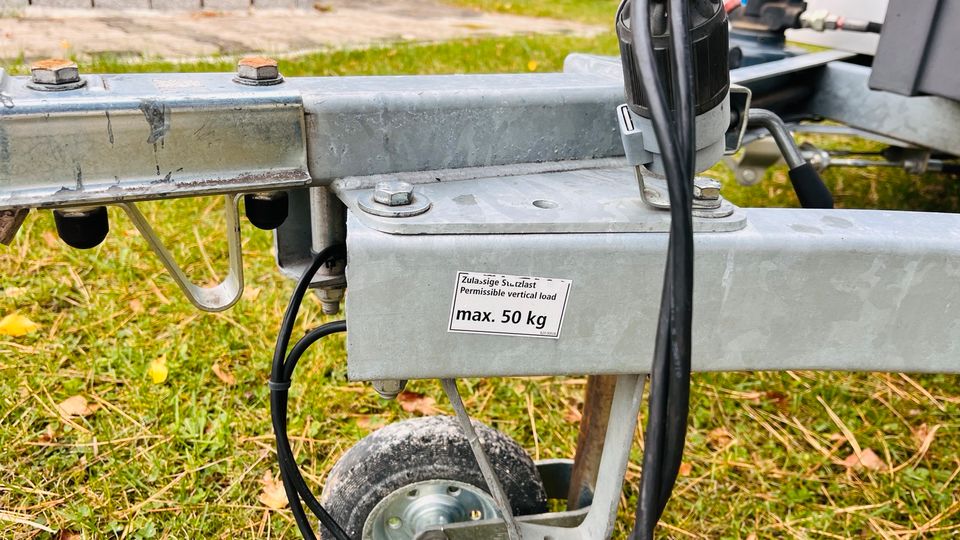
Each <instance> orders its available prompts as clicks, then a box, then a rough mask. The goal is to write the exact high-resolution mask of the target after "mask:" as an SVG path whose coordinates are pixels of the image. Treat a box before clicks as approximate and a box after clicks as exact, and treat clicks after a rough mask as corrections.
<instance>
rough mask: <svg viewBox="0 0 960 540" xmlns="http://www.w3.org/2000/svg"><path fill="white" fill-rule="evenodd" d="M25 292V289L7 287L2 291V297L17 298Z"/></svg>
mask: <svg viewBox="0 0 960 540" xmlns="http://www.w3.org/2000/svg"><path fill="white" fill-rule="evenodd" d="M25 292H27V288H26V287H7V288H6V289H4V290H3V295H4V296H6V297H7V298H17V297H19V296H23V293H25Z"/></svg>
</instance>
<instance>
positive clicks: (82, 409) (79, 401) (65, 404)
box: [57, 395, 100, 418]
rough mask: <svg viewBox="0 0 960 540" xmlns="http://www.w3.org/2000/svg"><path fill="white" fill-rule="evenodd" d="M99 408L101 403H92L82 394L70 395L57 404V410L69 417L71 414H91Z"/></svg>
mask: <svg viewBox="0 0 960 540" xmlns="http://www.w3.org/2000/svg"><path fill="white" fill-rule="evenodd" d="M98 408H100V407H99V405H97V404H96V403H94V404H93V405H90V404H89V403H87V398H85V397H83V396H80V395H77V396H70V397H68V398H67V399H65V400H63V401H61V402H60V404H59V405H57V411H59V412H60V414H61V415H63V416H65V417H67V418H69V417H71V416H90V415H91V414H93V413H95V412H96V411H97V409H98Z"/></svg>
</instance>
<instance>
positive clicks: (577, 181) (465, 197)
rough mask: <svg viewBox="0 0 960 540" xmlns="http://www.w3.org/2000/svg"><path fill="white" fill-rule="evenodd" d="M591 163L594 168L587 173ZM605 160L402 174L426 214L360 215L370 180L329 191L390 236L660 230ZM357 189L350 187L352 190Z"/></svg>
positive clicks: (736, 222)
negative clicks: (544, 168) (493, 171)
mask: <svg viewBox="0 0 960 540" xmlns="http://www.w3.org/2000/svg"><path fill="white" fill-rule="evenodd" d="M591 165H598V166H599V168H591V167H590V166H591ZM610 165H611V163H610V161H609V160H602V161H600V162H599V163H584V164H583V166H584V167H586V168H583V169H576V170H567V171H558V172H530V173H528V174H517V175H514V176H493V177H483V176H481V177H479V178H474V179H458V180H454V181H445V178H444V175H443V174H442V173H439V172H435V173H429V174H422V175H406V176H404V177H403V178H405V179H409V180H411V181H412V182H411V183H413V184H414V187H415V191H414V192H415V193H416V194H419V195H421V196H426V197H427V198H429V200H430V201H431V202H432V206H431V208H430V210H429V211H427V212H425V213H423V214H420V215H417V216H412V217H404V218H391V217H382V216H376V215H372V214H370V213H368V212H366V211H364V210H362V209H361V208H360V206H359V204H358V201H360V200H363V199H364V198H365V197H369V194H370V192H371V189H370V188H369V187H366V188H360V189H357V188H359V187H361V186H370V185H371V183H372V182H373V180H375V179H371V178H348V179H344V180H341V181H337V182H335V183H334V185H333V188H334V190H335V191H336V192H337V193H338V195H340V197H341V199H343V201H344V202H345V203H346V204H347V206H348V208H350V209H351V210H353V216H354V217H355V219H358V220H360V221H361V222H362V223H364V224H365V225H366V226H368V227H370V228H373V229H376V230H379V231H383V232H387V233H392V234H518V233H526V234H530V233H573V232H578V233H609V232H666V231H667V230H669V228H670V213H669V212H667V211H664V210H656V209H653V208H651V207H650V206H648V205H646V204H644V203H643V201H642V200H641V198H640V189H639V187H638V185H637V180H636V178H635V177H634V173H633V169H630V168H624V167H610ZM355 187H357V188H355ZM694 223H695V224H694V227H695V230H698V231H733V230H738V229H742V228H743V227H744V226H745V225H746V221H745V218H744V214H743V212H742V211H739V210H737V211H735V212H734V214H733V215H731V216H729V217H724V218H716V219H696V220H694Z"/></svg>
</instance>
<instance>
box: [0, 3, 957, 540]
mask: <svg viewBox="0 0 960 540" xmlns="http://www.w3.org/2000/svg"><path fill="white" fill-rule="evenodd" d="M457 3H460V4H470V5H476V6H480V7H483V8H487V9H497V10H502V11H512V12H523V13H532V14H545V13H553V12H552V11H547V10H546V6H548V2H546V1H540V0H522V1H514V2H510V3H507V2H492V1H487V0H457ZM549 5H553V4H549ZM556 5H557V9H558V11H557V12H556V13H558V14H559V15H562V16H570V17H577V18H581V19H584V20H589V21H594V22H596V21H601V22H602V20H604V17H608V16H607V15H604V14H606V13H611V12H612V6H613V5H614V3H613V2H606V1H605V2H597V3H596V4H594V3H591V2H584V1H579V0H577V1H575V0H567V1H566V2H560V3H558V4H556ZM615 45H616V44H615V42H614V40H613V38H612V37H611V36H609V35H607V36H601V37H598V38H591V39H585V38H577V37H516V38H508V39H498V40H493V39H478V40H468V41H457V42H451V43H445V44H438V45H427V46H417V45H411V44H407V45H398V46H395V47H385V48H381V49H374V50H367V51H352V52H332V53H326V54H316V55H309V56H304V57H299V58H294V59H291V60H288V61H284V62H282V64H281V70H282V71H283V72H284V74H286V75H288V76H295V75H344V74H374V73H376V74H393V73H465V72H494V71H501V72H507V71H529V70H538V71H556V70H559V69H560V68H561V65H562V59H563V57H564V56H565V55H566V54H567V53H568V52H572V51H590V52H605V53H613V52H614V51H615V50H616V46H615ZM234 61H235V59H232V58H230V59H227V58H225V59H223V61H222V62H219V63H210V64H196V65H174V64H169V63H158V62H146V63H143V64H136V65H129V64H121V63H118V62H114V61H111V60H110V59H107V58H104V59H100V60H97V61H96V62H92V63H88V64H85V65H83V66H82V69H84V70H85V71H90V72H93V71H101V72H120V71H170V70H183V71H187V70H205V71H208V70H224V71H225V70H231V69H232V65H233V62H234ZM7 67H13V68H14V70H15V71H18V70H20V71H22V67H17V66H7ZM858 144H861V143H858ZM714 173H715V174H716V176H718V177H720V178H724V179H725V182H726V184H727V187H726V191H725V194H726V195H727V196H728V197H729V198H731V199H732V200H733V201H734V202H736V203H738V204H741V205H746V206H760V205H768V206H786V205H794V204H795V202H794V200H793V196H792V194H791V192H790V188H789V182H788V181H787V180H786V175H785V173H784V171H783V170H781V169H778V170H774V171H772V172H771V173H770V174H769V176H768V178H767V179H766V180H765V181H764V182H763V183H762V184H760V185H759V186H755V187H752V188H743V187H739V186H735V185H733V184H731V183H730V182H729V179H728V178H727V177H728V176H729V175H728V173H727V171H726V170H725V169H724V168H723V166H718V168H717V169H715V171H714ZM826 179H827V181H828V183H829V184H830V186H831V188H832V189H833V190H834V192H835V193H836V195H837V199H838V201H839V202H840V204H841V205H843V206H846V207H871V208H898V209H910V208H912V209H925V210H937V211H957V210H958V209H960V191H958V188H957V183H956V180H955V179H951V178H944V177H938V176H926V177H923V178H912V177H909V176H907V175H905V174H903V173H899V172H896V171H881V170H858V171H854V172H851V171H830V172H829V173H828V174H827V175H826ZM218 205H219V200H218V199H202V200H179V201H172V202H164V203H151V204H146V205H144V210H145V213H146V214H147V215H148V217H149V218H151V219H152V221H153V223H155V224H156V225H155V226H156V227H157V229H158V230H159V232H160V234H161V236H162V237H163V238H165V239H166V241H167V242H168V245H171V246H173V251H174V252H175V255H176V256H177V257H178V258H179V260H181V261H182V263H183V264H184V265H185V266H186V268H187V270H188V273H189V274H190V275H192V276H193V277H194V279H195V280H197V281H200V282H204V281H213V280H215V279H217V277H222V276H223V275H224V274H225V272H226V267H225V264H224V263H223V262H222V261H225V259H226V246H225V245H223V243H222V241H220V239H219V234H220V233H219V232H218V230H219V227H220V225H221V224H222V218H221V214H220V213H219V206H218ZM110 212H111V213H110V217H111V225H112V230H111V234H110V236H109V238H108V240H107V241H106V242H105V243H104V244H103V245H101V246H100V247H98V248H96V249H94V250H91V251H74V250H71V249H69V248H67V247H66V246H65V245H63V244H62V243H61V242H60V241H59V240H58V239H57V238H56V235H55V232H54V227H53V220H52V216H51V215H50V213H49V212H35V213H32V214H31V216H30V217H29V218H28V219H27V222H26V224H25V226H24V229H23V230H22V231H21V232H20V234H19V236H18V237H17V238H16V240H15V241H14V243H13V244H12V245H11V246H9V247H2V246H0V317H2V316H3V315H6V314H9V313H14V312H17V313H19V314H21V315H24V316H26V317H28V318H29V319H31V320H32V321H34V322H36V323H37V324H38V325H39V328H37V329H36V330H35V331H33V332H32V333H29V334H27V335H24V336H21V337H3V336H0V537H2V538H58V539H60V540H64V539H67V538H77V536H73V535H72V533H79V534H82V535H85V536H84V537H85V538H103V537H114V536H121V537H130V538H138V539H146V538H158V539H180V540H183V539H193V538H290V539H292V538H298V534H297V532H296V527H295V526H294V524H293V521H292V518H291V516H290V514H289V513H288V512H287V511H275V510H271V509H270V508H269V507H268V506H267V505H266V504H265V503H264V502H263V501H262V500H261V495H262V494H263V493H264V489H265V486H266V487H269V483H270V482H269V478H266V479H265V476H269V475H272V474H276V466H275V464H274V456H273V450H272V432H271V428H270V422H269V419H268V416H267V410H268V399H267V397H268V396H267V385H266V381H267V377H268V372H269V361H270V357H271V351H272V346H273V339H274V336H275V333H276V330H277V327H278V325H279V321H280V318H281V313H282V310H283V308H284V305H285V302H286V299H287V296H288V295H289V292H290V290H291V288H292V283H291V282H289V281H287V280H285V279H283V278H281V277H280V276H279V275H278V273H277V272H276V270H275V265H274V262H273V260H272V255H271V238H270V235H269V234H268V233H264V232H262V231H258V230H254V229H253V228H252V227H250V226H249V225H247V224H244V226H243V233H244V254H245V256H246V261H245V262H246V278H247V292H246V293H245V295H244V299H243V300H242V301H241V302H240V303H239V304H238V305H237V306H236V307H234V308H233V309H232V310H230V311H228V312H226V313H221V314H205V313H201V312H198V311H196V310H195V309H193V308H192V307H191V305H190V304H189V303H188V302H187V301H186V300H184V299H183V298H182V296H181V295H180V293H179V291H178V289H177V288H176V286H175V285H174V284H173V282H172V281H171V280H170V279H169V278H168V277H167V276H166V275H165V273H164V271H163V268H162V267H161V265H160V263H159V261H157V260H156V259H155V257H154V256H153V255H152V254H151V252H150V251H149V249H148V248H147V246H146V243H145V242H144V241H143V239H141V238H140V237H139V236H138V234H137V233H136V231H135V230H134V229H133V227H132V226H131V225H130V223H129V221H128V220H127V219H126V217H125V216H124V215H123V214H122V213H121V212H119V211H117V210H115V209H111V210H110ZM323 320H325V317H323V316H322V315H321V314H320V309H319V304H318V303H317V302H315V301H313V300H312V299H311V300H308V301H307V303H306V306H305V310H304V311H303V313H302V315H301V321H300V322H299V324H298V327H299V328H298V329H299V330H300V331H305V330H306V329H308V328H311V327H314V326H316V325H317V324H318V323H320V322H322V321H323ZM917 360H918V361H921V362H922V359H917ZM151 365H153V368H151ZM158 366H163V367H165V368H166V370H167V372H168V373H167V375H166V378H165V380H163V381H162V382H155V381H154V380H152V378H151V375H158ZM161 371H162V370H161ZM583 382H584V381H583V380H582V379H552V378H549V379H542V378H541V379H509V380H505V379H485V380H471V381H468V382H467V384H464V385H462V387H464V390H465V393H466V404H467V407H468V409H469V410H471V411H472V412H473V413H474V414H475V415H476V416H477V417H478V418H480V419H482V420H484V421H486V422H488V423H489V424H491V425H493V426H495V427H497V428H499V429H500V430H502V431H504V432H506V433H507V434H509V435H510V436H512V437H514V438H515V439H516V440H517V441H519V442H520V444H521V445H523V446H524V447H525V448H527V449H528V450H529V451H530V453H531V454H532V455H533V456H534V457H535V458H552V457H570V456H572V454H573V444H574V442H575V440H576V427H577V424H576V421H577V418H578V415H579V412H578V408H579V407H580V406H581V405H582V402H581V395H582V391H583ZM410 389H411V390H412V391H414V392H420V393H423V394H425V395H426V398H427V400H429V399H434V400H435V401H436V405H435V406H436V408H437V409H439V410H441V411H444V412H449V411H450V409H449V407H448V406H447V404H446V400H445V399H443V398H442V392H441V391H440V388H439V385H438V384H436V383H435V382H416V383H413V384H412V385H411V387H410ZM75 396H82V397H83V398H84V399H85V400H86V407H85V408H84V407H83V406H82V404H78V402H77V400H76V398H74V397H75ZM68 398H74V399H73V400H71V401H69V402H67V406H69V405H70V404H72V405H73V406H77V405H80V406H79V407H78V408H77V409H76V410H75V412H79V413H81V414H79V415H77V416H72V417H69V418H67V419H64V418H63V417H62V415H61V414H59V413H58V412H57V407H58V404H63V403H64V402H65V400H67V399H68ZM958 413H960V385H958V381H957V379H956V378H955V377H947V376H923V377H920V376H916V377H915V376H908V375H898V374H861V373H857V374H815V373H806V372H793V373H759V374H720V375H718V374H710V375H697V376H695V377H694V383H693V402H692V406H691V419H690V428H689V444H688V451H687V454H686V461H685V465H684V467H683V475H682V477H681V478H680V481H679V485H678V487H677V490H676V495H675V497H674V499H673V500H672V502H671V504H670V505H669V507H668V509H667V512H666V515H665V517H664V520H663V528H662V529H661V533H662V534H663V535H664V536H669V537H676V538H684V537H697V538H701V537H702V538H783V537H799V538H819V537H827V538H846V537H864V538H881V537H887V538H946V537H952V536H954V535H955V534H957V531H958V530H960V518H958V515H960V496H958V495H957V493H958V491H960V488H958V486H960V479H958V478H957V476H958V472H960V435H958V428H960V422H958V421H957V418H958ZM416 414H419V412H417V411H414V412H408V411H405V410H404V409H403V408H401V406H400V405H399V404H398V403H396V402H384V401H382V400H380V399H379V398H378V397H376V395H375V394H374V393H373V391H372V390H371V389H370V388H369V386H367V385H364V384H360V383H348V382H347V381H346V380H345V356H344V351H343V341H342V338H340V337H335V338H333V339H331V340H330V341H329V342H328V343H327V344H326V346H324V347H322V348H321V347H316V348H315V349H314V350H313V351H312V352H311V354H310V355H309V356H308V357H307V358H304V360H303V362H302V363H301V368H300V370H299V372H298V375H297V377H296V383H295V384H294V386H293V389H292V395H291V406H290V432H291V435H292V436H293V438H294V446H295V450H296V453H297V455H298V458H299V460H300V461H301V463H302V466H303V468H304V470H305V472H306V475H307V477H308V480H309V481H312V482H313V483H314V485H315V486H317V487H318V490H319V486H320V485H321V484H322V481H323V477H324V474H325V472H326V471H327V470H328V469H329V467H331V466H332V465H333V463H334V462H335V461H336V459H337V457H338V456H339V455H340V454H341V453H342V452H344V451H345V450H346V449H347V448H349V447H350V446H351V445H352V444H354V443H355V442H356V441H357V440H359V439H360V438H362V437H363V436H364V435H366V434H368V433H370V432H371V431H372V430H375V429H376V428H377V427H379V426H383V425H385V424H387V423H389V422H393V421H396V420H398V419H403V418H408V417H410V416H413V415H416ZM855 445H856V446H858V447H859V448H861V449H862V450H863V451H864V452H866V451H867V450H868V449H869V450H870V451H871V452H872V453H873V454H875V455H876V458H877V459H876V460H874V461H872V462H870V465H871V466H870V467H865V468H852V467H848V466H846V465H844V464H843V462H844V460H846V459H848V457H849V456H850V455H851V454H852V452H853V447H854V446H855ZM633 458H634V459H633V464H632V465H631V467H630V471H629V478H628V480H629V485H628V487H627V489H626V490H625V491H624V500H625V502H626V505H624V508H625V509H632V507H633V504H634V500H635V498H634V495H635V493H636V488H637V480H638V478H639V469H638V466H637V465H636V464H637V463H639V462H640V451H639V448H635V449H634V456H633ZM629 513H630V510H625V511H623V512H622V515H621V519H620V521H619V523H618V525H617V533H616V536H617V537H618V538H624V537H626V533H627V531H628V528H629V523H630V518H629ZM48 531H61V532H59V533H52V532H48Z"/></svg>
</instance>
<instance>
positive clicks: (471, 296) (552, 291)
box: [448, 272, 573, 339]
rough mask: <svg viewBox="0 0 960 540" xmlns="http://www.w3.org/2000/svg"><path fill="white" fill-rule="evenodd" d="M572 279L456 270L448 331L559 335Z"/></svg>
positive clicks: (507, 334) (543, 335)
mask: <svg viewBox="0 0 960 540" xmlns="http://www.w3.org/2000/svg"><path fill="white" fill-rule="evenodd" d="M572 284H573V281H571V280H569V279H552V278H542V277H525V276H508V275H505V274H485V273H482V272H458V273H457V285H456V287H457V288H456V291H455V292H454V294H453V306H452V307H451V308H450V326H449V327H448V330H449V331H450V332H467V333H470V334H495V335H503V336H529V337H542V338H554V339H557V338H559V337H560V326H561V325H562V324H563V314H564V312H565V311H566V309H567V296H568V295H569V294H570V286H571V285H572Z"/></svg>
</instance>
